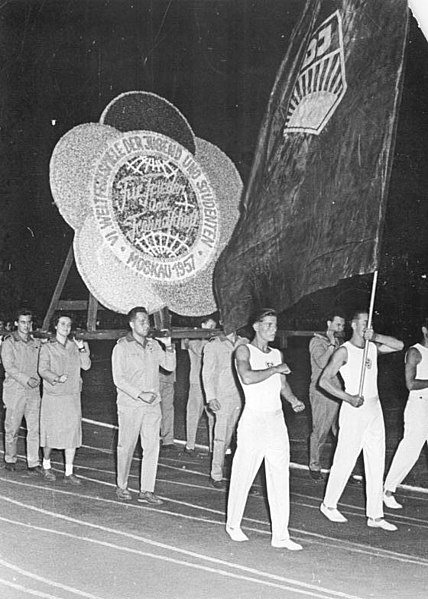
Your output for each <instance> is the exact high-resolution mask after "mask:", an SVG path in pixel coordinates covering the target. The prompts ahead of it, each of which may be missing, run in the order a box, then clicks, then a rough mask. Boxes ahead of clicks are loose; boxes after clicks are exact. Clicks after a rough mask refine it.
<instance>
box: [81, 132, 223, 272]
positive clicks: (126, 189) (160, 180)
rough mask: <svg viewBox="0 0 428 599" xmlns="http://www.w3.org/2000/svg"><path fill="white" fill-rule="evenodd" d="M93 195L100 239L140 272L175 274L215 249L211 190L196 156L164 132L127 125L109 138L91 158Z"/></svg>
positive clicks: (199, 265) (198, 265)
mask: <svg viewBox="0 0 428 599" xmlns="http://www.w3.org/2000/svg"><path fill="white" fill-rule="evenodd" d="M92 196H93V197H92V199H93V205H94V215H95V218H96V221H97V224H98V227H99V229H100V231H101V233H102V235H103V236H104V239H105V240H106V242H107V243H108V244H109V245H110V247H111V248H112V251H114V253H115V254H116V256H117V257H118V258H119V259H120V260H121V261H122V262H123V263H124V264H125V265H126V266H127V267H128V268H130V269H132V270H133V271H135V272H136V273H139V274H141V275H142V276H144V277H149V278H151V279H154V280H156V281H162V282H171V283H173V282H177V281H181V280H184V279H187V278H189V277H192V276H194V275H195V274H196V273H197V272H198V271H200V270H201V269H203V268H204V267H205V266H206V265H207V264H208V263H209V261H210V260H211V259H212V257H213V256H214V253H215V251H216V248H217V245H218V241H219V212H218V207H217V203H216V198H215V194H214V191H213V189H212V187H211V185H210V183H209V181H208V179H207V177H206V175H205V173H204V171H203V168H202V167H201V165H200V164H199V163H198V161H197V160H196V159H195V157H194V156H193V155H192V154H191V153H190V152H188V151H187V150H186V149H185V148H184V147H182V146H181V145H180V144H178V143H176V142H174V141H173V140H171V139H169V138H168V137H166V136H164V135H161V134H158V133H153V132H143V131H139V132H135V131H134V132H127V133H124V134H123V135H122V137H121V138H120V139H119V140H117V139H116V140H115V141H114V142H112V143H110V145H109V147H108V149H107V150H106V151H105V152H104V154H103V155H102V156H101V158H100V159H99V160H98V163H97V167H96V170H95V176H94V179H93V185H92Z"/></svg>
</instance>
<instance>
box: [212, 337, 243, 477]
mask: <svg viewBox="0 0 428 599" xmlns="http://www.w3.org/2000/svg"><path fill="white" fill-rule="evenodd" d="M242 343H246V340H245V339H243V338H242V337H239V335H237V334H236V332H235V331H224V334H221V335H219V336H218V337H215V338H213V339H211V340H210V341H209V342H208V343H207V344H206V346H205V347H204V351H203V362H202V380H203V384H204V391H205V399H206V401H207V404H208V409H209V410H211V411H212V412H213V414H214V441H213V456H212V462H211V476H210V483H211V485H212V486H213V487H215V488H216V489H222V488H224V481H223V467H224V458H225V454H226V450H227V449H228V448H229V445H230V442H231V439H232V435H233V433H234V432H235V428H236V423H237V422H238V418H239V416H240V414H241V409H242V400H241V392H240V389H239V383H238V382H237V380H236V375H235V371H234V368H233V354H234V351H235V349H236V348H237V347H238V346H239V345H241V344H242Z"/></svg>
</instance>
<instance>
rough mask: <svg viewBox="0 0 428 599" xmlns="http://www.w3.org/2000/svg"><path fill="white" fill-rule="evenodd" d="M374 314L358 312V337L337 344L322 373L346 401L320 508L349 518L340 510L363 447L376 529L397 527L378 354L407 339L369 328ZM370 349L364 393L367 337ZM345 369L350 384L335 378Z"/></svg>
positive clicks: (340, 519)
mask: <svg viewBox="0 0 428 599" xmlns="http://www.w3.org/2000/svg"><path fill="white" fill-rule="evenodd" d="M367 324H368V314H367V312H365V311H359V312H356V313H355V314H354V316H353V318H352V321H351V327H352V337H351V339H350V340H349V341H347V342H346V343H344V344H343V345H342V346H341V347H340V348H339V349H337V350H336V351H335V352H334V354H333V356H332V357H331V359H330V362H329V363H328V364H327V366H326V368H325V370H324V372H323V373H322V375H321V377H320V386H321V387H322V388H323V389H325V390H326V391H327V392H328V393H331V394H332V395H334V396H335V397H337V398H338V399H341V400H342V405H341V407H340V413H339V434H338V439H337V447H336V451H335V454H334V458H333V465H332V467H331V471H330V476H329V478H328V482H327V488H326V492H325V496H324V501H323V503H322V504H321V507H320V510H321V512H322V513H323V514H324V516H326V518H328V519H329V520H331V521H332V522H346V521H347V519H346V518H345V516H343V514H341V513H340V512H339V510H338V509H337V503H338V501H339V499H340V497H341V495H342V493H343V490H344V488H345V485H346V482H347V480H348V478H349V476H350V474H351V472H352V468H353V467H354V465H355V462H356V460H357V458H358V456H359V454H360V453H361V451H363V455H364V469H365V479H366V497H367V505H366V514H367V518H368V520H367V524H368V526H370V527H372V528H382V529H383V530H388V531H393V530H397V527H396V526H395V525H394V524H391V523H390V522H387V521H386V520H384V518H383V502H382V496H383V473H384V468H385V425H384V421H383V414H382V409H381V405H380V401H379V395H378V389H377V356H378V354H386V353H391V352H395V351H400V350H402V349H403V342H402V341H399V340H398V339H395V338H394V337H388V336H386V335H379V334H378V333H375V332H374V331H373V329H372V328H367ZM366 341H368V342H369V343H368V353H367V358H366V364H365V372H364V385H363V389H362V393H361V395H360V378H361V371H362V365H363V355H364V346H365V342H366ZM339 371H340V374H341V376H342V379H343V382H344V385H345V389H344V390H342V389H338V388H337V386H335V385H334V384H333V381H334V379H335V377H336V375H337V373H338V372H339Z"/></svg>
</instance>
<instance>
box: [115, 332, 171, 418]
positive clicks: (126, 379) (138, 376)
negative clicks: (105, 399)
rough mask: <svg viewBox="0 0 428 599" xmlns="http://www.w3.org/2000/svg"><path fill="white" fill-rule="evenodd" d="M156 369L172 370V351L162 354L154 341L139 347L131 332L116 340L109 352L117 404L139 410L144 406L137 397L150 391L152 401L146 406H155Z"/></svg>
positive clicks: (157, 375) (149, 340)
mask: <svg viewBox="0 0 428 599" xmlns="http://www.w3.org/2000/svg"><path fill="white" fill-rule="evenodd" d="M159 367H162V368H164V369H165V370H169V371H173V370H175V367H176V356H175V351H168V350H167V351H164V350H163V349H162V347H161V346H160V344H159V343H158V342H157V341H156V340H155V339H147V340H146V345H145V347H143V345H141V343H138V341H137V340H136V339H135V337H134V336H133V335H132V334H131V333H128V335H126V337H122V338H121V339H119V340H118V342H117V343H116V345H115V347H114V348H113V353H112V371H113V381H114V384H115V385H116V389H117V404H118V405H120V406H123V407H126V406H128V407H135V406H136V405H141V407H143V405H147V404H144V402H142V401H141V399H139V397H138V396H139V395H140V393H143V392H152V393H155V394H156V399H155V400H154V402H153V403H152V404H150V405H152V406H153V405H157V404H158V403H159V402H160V394H159Z"/></svg>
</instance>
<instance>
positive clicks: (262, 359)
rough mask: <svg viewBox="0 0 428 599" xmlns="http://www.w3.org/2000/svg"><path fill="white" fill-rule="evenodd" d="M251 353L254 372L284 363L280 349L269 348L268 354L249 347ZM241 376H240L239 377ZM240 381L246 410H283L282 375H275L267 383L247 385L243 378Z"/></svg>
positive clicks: (251, 346) (252, 346) (251, 364)
mask: <svg viewBox="0 0 428 599" xmlns="http://www.w3.org/2000/svg"><path fill="white" fill-rule="evenodd" d="M247 347H248V350H249V352H250V366H251V368H252V370H266V369H267V368H270V367H271V366H276V365H277V364H281V363H282V359H281V353H280V351H279V350H278V349H274V348H272V347H271V348H269V349H270V351H269V352H268V353H265V352H262V351H261V350H260V349H258V348H257V347H255V346H254V345H251V343H249V344H248V345H247ZM238 376H239V375H238ZM239 380H240V382H241V385H242V389H243V391H244V395H245V408H248V409H250V410H251V411H254V412H276V411H277V410H281V408H282V403H281V375H280V374H278V373H277V374H273V375H272V376H270V377H269V378H267V379H266V380H265V381H262V382H260V383H253V384H251V385H246V384H245V383H244V382H243V381H242V379H241V377H239Z"/></svg>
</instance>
